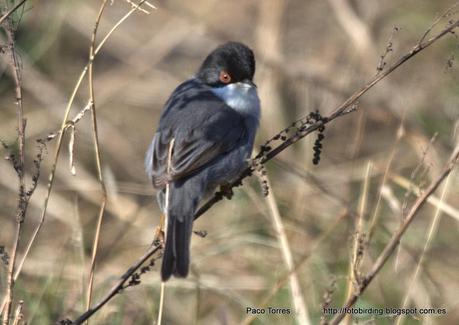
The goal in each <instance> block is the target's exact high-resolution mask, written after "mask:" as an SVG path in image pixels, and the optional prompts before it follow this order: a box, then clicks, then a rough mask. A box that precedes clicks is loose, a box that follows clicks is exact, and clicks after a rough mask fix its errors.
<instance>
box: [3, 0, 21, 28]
mask: <svg viewBox="0 0 459 325" xmlns="http://www.w3.org/2000/svg"><path fill="white" fill-rule="evenodd" d="M26 1H27V0H21V1H19V2H18V3H17V4H16V5H14V7H13V8H11V9H10V10H8V11H7V12H6V13H5V14H4V15H3V16H2V17H0V25H1V24H3V21H4V20H5V19H7V18H8V17H9V16H11V14H12V13H13V12H15V11H16V10H18V9H19V7H20V6H22V5H23V4H24V3H25V2H26Z"/></svg>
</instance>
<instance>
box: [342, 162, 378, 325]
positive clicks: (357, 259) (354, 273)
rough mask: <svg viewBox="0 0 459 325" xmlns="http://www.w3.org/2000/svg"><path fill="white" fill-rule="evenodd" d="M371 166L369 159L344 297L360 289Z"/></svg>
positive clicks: (348, 316)
mask: <svg viewBox="0 0 459 325" xmlns="http://www.w3.org/2000/svg"><path fill="white" fill-rule="evenodd" d="M371 168H372V163H371V161H369V162H368V163H367V168H366V170H365V175H364V181H363V185H362V193H361V196H360V204H359V211H358V215H357V219H356V220H355V233H354V243H353V246H352V255H351V259H350V263H349V275H348V284H347V295H346V299H349V297H351V296H352V294H353V293H355V292H358V291H360V285H361V281H362V276H361V271H360V266H361V263H362V260H363V255H364V249H365V244H366V239H365V229H364V222H365V220H364V216H365V210H366V205H367V200H368V188H369V182H370V172H371ZM351 321H352V315H350V314H349V315H346V319H345V322H346V323H347V324H350V323H351Z"/></svg>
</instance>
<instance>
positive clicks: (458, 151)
mask: <svg viewBox="0 0 459 325" xmlns="http://www.w3.org/2000/svg"><path fill="white" fill-rule="evenodd" d="M458 159H459V146H457V147H456V148H455V150H454V151H453V153H452V155H451V157H450V159H449V160H448V162H447V163H446V165H445V167H444V168H443V171H442V173H441V174H440V176H438V177H437V179H436V180H435V181H433V182H432V183H431V184H430V186H429V187H428V188H427V189H426V191H425V192H424V193H423V194H422V195H421V196H420V197H419V198H418V199H417V200H416V202H415V203H414V204H413V206H412V207H411V209H410V212H409V213H408V215H407V216H406V218H405V221H404V222H403V223H402V225H401V226H400V227H399V229H398V230H397V231H396V232H395V233H394V234H393V236H392V237H391V239H390V241H389V242H388V243H387V245H386V246H385V247H384V249H383V251H382V252H381V254H380V255H379V257H378V258H377V260H376V261H375V263H374V264H373V266H372V267H371V269H370V271H369V272H368V273H367V275H366V276H365V277H364V278H363V281H362V283H361V287H360V290H359V291H358V292H355V293H354V294H353V295H352V296H351V297H349V299H348V300H347V301H346V303H345V304H344V306H343V308H350V307H352V306H353V305H354V304H355V302H356V301H357V300H358V299H359V298H360V297H361V295H362V294H363V292H364V291H365V289H366V288H367V287H368V285H369V284H370V283H371V281H372V280H373V279H374V277H375V276H376V274H378V273H379V271H380V270H381V269H382V267H383V266H384V264H386V262H387V260H388V259H389V257H390V256H392V253H393V252H394V251H395V249H396V248H397V246H398V244H399V242H400V239H401V238H402V236H403V234H404V233H405V232H406V230H407V229H408V227H409V225H410V224H411V222H412V221H413V220H414V218H416V216H417V215H418V212H419V210H420V209H421V208H422V207H423V206H424V204H425V203H426V202H427V198H428V197H429V196H430V195H432V193H434V192H435V190H436V189H437V188H438V186H440V184H441V183H442V182H443V180H444V179H445V178H446V177H447V176H448V175H449V174H450V173H451V171H452V170H453V167H454V166H455V164H456V162H457V160H458ZM344 316H345V314H344V313H343V314H337V315H335V317H334V318H333V319H332V320H331V321H330V322H329V324H339V323H340V321H341V320H342V319H343V317H344Z"/></svg>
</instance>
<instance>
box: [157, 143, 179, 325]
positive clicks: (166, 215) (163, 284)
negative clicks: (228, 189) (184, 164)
mask: <svg viewBox="0 0 459 325" xmlns="http://www.w3.org/2000/svg"><path fill="white" fill-rule="evenodd" d="M174 143H175V138H173V139H172V141H171V143H170V144H169V150H168V152H167V169H166V172H167V173H168V174H169V173H170V172H171V161H172V152H173V151H174ZM169 196H170V187H169V183H168V184H166V195H165V198H164V201H165V203H164V219H165V222H164V242H165V241H166V240H167V226H168V222H169ZM161 230H162V229H160V231H161ZM165 292H166V282H164V281H161V292H160V295H159V309H158V320H157V322H156V323H157V325H161V322H162V320H163V310H164V295H165Z"/></svg>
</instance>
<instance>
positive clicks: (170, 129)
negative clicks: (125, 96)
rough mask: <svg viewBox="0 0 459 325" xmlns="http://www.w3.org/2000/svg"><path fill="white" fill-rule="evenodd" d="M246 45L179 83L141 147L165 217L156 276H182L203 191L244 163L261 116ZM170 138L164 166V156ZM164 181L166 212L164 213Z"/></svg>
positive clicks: (222, 53)
mask: <svg viewBox="0 0 459 325" xmlns="http://www.w3.org/2000/svg"><path fill="white" fill-rule="evenodd" d="M254 73H255V58H254V55H253V52H252V50H250V49H249V48H248V47H247V46H245V45H244V44H241V43H237V42H228V43H226V44H223V45H221V46H219V47H217V48H216V49H215V50H214V51H212V52H211V53H210V54H209V55H208V56H207V57H206V59H205V60H204V62H203V63H202V65H201V67H200V69H199V71H198V73H197V74H196V75H195V76H193V77H192V78H191V79H189V80H187V81H185V82H184V83H182V84H181V85H179V86H178V87H177V88H176V89H175V90H174V92H173V93H172V95H171V96H170V98H169V99H168V101H167V102H166V104H165V106H164V109H163V111H162V114H161V118H160V121H159V126H158V129H157V130H156V133H155V135H154V137H153V141H152V142H151V145H150V147H149V149H148V151H147V155H146V160H145V165H146V170H147V173H148V175H149V177H150V179H151V181H152V183H153V186H154V187H155V188H156V189H158V195H157V199H158V203H159V206H160V209H161V210H162V212H163V213H164V214H166V215H167V216H168V218H167V226H166V240H165V241H166V244H165V249H164V255H163V261H162V266H161V277H162V280H163V281H167V280H168V279H169V278H170V277H171V275H172V274H173V275H175V276H177V277H186V276H187V274H188V269H189V264H190V240H191V234H192V226H193V217H194V214H195V212H196V210H197V208H198V207H199V204H200V203H201V202H202V200H203V199H204V198H205V196H207V195H209V194H211V193H212V192H213V191H214V190H215V189H216V187H218V186H219V185H225V184H227V183H229V182H231V181H232V180H234V179H235V178H237V177H238V176H239V175H240V173H241V172H242V171H243V170H244V169H245V168H246V167H247V164H248V163H247V160H248V159H249V158H250V155H251V152H252V147H253V142H254V139H255V134H256V131H257V128H258V124H259V120H260V100H259V98H258V94H257V88H256V86H255V84H254V83H253V75H254ZM171 142H172V143H173V145H172V151H171V154H170V166H169V167H168V160H169V159H168V157H169V149H170V145H171ZM167 184H169V202H168V211H164V209H165V207H166V204H165V197H166V195H165V192H166V190H165V189H166V185H167Z"/></svg>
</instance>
